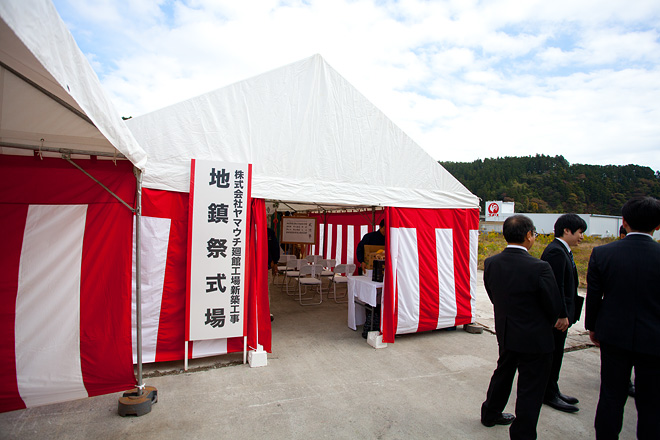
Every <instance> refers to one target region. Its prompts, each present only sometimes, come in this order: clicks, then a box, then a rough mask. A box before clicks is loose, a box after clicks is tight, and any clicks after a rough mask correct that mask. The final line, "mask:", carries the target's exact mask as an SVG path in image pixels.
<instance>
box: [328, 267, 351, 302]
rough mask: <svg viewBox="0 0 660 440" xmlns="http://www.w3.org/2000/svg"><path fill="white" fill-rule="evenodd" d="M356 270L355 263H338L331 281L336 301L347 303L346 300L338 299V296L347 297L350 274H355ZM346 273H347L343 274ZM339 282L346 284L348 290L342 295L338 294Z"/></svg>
mask: <svg viewBox="0 0 660 440" xmlns="http://www.w3.org/2000/svg"><path fill="white" fill-rule="evenodd" d="M354 272H355V264H352V263H351V264H338V265H336V266H335V268H334V270H333V271H332V278H330V283H332V291H333V296H334V300H335V302H336V303H345V302H348V298H346V301H337V298H345V297H346V296H347V294H348V275H353V273H354ZM342 274H345V275H342ZM337 284H343V285H345V286H346V292H344V294H343V295H342V296H339V297H338V296H337ZM329 290H330V287H329V286H328V296H330V292H329Z"/></svg>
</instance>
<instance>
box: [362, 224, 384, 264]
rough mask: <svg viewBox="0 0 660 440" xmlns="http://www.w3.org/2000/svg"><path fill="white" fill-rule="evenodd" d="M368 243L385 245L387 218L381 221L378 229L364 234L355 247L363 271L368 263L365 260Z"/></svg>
mask: <svg viewBox="0 0 660 440" xmlns="http://www.w3.org/2000/svg"><path fill="white" fill-rule="evenodd" d="M366 245H373V246H385V219H383V220H381V221H380V224H379V225H378V230H377V231H373V232H369V233H368V234H364V237H362V240H360V242H359V243H358V245H357V249H355V256H356V257H357V261H358V263H360V268H362V271H365V270H366V269H367V263H365V262H364V247H365V246H366Z"/></svg>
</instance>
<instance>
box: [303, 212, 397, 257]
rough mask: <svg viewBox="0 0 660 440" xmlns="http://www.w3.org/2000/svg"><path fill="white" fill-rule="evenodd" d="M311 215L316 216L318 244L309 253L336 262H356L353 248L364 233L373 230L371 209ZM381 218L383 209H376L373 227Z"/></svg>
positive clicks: (383, 216)
mask: <svg viewBox="0 0 660 440" xmlns="http://www.w3.org/2000/svg"><path fill="white" fill-rule="evenodd" d="M311 217H315V218H316V227H317V236H318V237H319V239H318V246H316V245H315V246H311V247H310V249H309V253H310V254H314V255H323V257H324V258H331V259H335V260H336V263H337V264H351V263H356V259H355V248H357V245H358V243H359V242H360V240H361V239H362V237H364V235H365V234H366V233H368V232H372V231H373V230H374V228H373V227H372V226H371V219H372V214H371V211H365V212H340V213H334V212H333V213H328V214H325V215H324V214H312V215H311ZM383 218H385V211H384V210H379V211H376V213H375V219H376V220H375V224H376V228H375V229H378V224H379V223H380V221H381V220H382V219H383Z"/></svg>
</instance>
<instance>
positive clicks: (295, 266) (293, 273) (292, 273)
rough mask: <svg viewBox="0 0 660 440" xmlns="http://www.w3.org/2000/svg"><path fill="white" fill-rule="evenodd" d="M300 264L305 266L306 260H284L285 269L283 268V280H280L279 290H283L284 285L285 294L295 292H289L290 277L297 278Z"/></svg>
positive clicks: (290, 294) (291, 294)
mask: <svg viewBox="0 0 660 440" xmlns="http://www.w3.org/2000/svg"><path fill="white" fill-rule="evenodd" d="M302 266H307V262H306V261H305V260H299V259H292V260H289V261H287V262H286V269H285V270H284V281H283V282H282V286H281V289H280V290H283V289H284V287H286V294H287V295H289V296H293V295H295V294H296V293H295V292H292V293H289V283H290V282H291V279H294V280H297V279H298V277H299V276H300V268H301V267H302Z"/></svg>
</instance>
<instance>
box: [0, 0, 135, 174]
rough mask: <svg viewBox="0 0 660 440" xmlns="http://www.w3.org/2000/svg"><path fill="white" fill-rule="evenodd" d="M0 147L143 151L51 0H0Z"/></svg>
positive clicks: (129, 155)
mask: <svg viewBox="0 0 660 440" xmlns="http://www.w3.org/2000/svg"><path fill="white" fill-rule="evenodd" d="M0 17H1V20H0V41H1V42H2V44H0V100H1V102H0V105H1V107H0V149H2V150H4V148H5V147H12V146H15V147H19V148H20V147H23V148H30V147H33V148H39V147H42V148H43V149H44V150H56V151H57V150H58V149H66V150H71V151H72V152H84V153H85V154H99V155H104V154H105V155H118V157H120V156H119V155H120V154H123V155H124V156H125V157H126V158H128V159H129V160H130V161H131V162H132V163H133V164H134V165H135V166H137V167H138V168H141V169H143V168H144V166H145V164H146V160H147V155H146V153H145V151H144V150H143V149H142V148H141V147H140V146H139V145H138V143H137V141H136V140H135V138H134V137H133V135H132V134H131V132H130V131H129V130H128V129H127V128H126V126H125V124H124V123H123V121H122V120H121V118H120V117H119V115H118V114H117V112H116V110H115V109H114V107H113V106H112V104H111V103H110V100H109V99H108V98H107V97H106V95H105V94H104V92H103V90H102V88H101V84H100V83H99V80H98V78H97V76H96V74H95V73H94V71H93V70H92V68H91V66H90V65H89V62H88V61H87V59H86V58H85V57H84V55H83V54H82V52H81V51H80V49H79V48H78V46H77V44H76V42H75V40H74V39H73V37H72V36H71V33H70V32H69V30H68V29H67V28H66V26H65V25H64V23H63V22H62V19H61V18H60V16H59V15H58V13H57V11H56V10H55V7H54V6H53V4H52V2H51V1H49V0H2V1H1V2H0Z"/></svg>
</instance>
